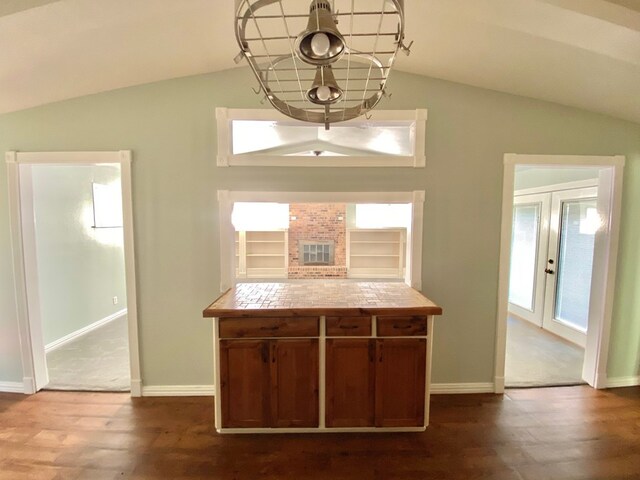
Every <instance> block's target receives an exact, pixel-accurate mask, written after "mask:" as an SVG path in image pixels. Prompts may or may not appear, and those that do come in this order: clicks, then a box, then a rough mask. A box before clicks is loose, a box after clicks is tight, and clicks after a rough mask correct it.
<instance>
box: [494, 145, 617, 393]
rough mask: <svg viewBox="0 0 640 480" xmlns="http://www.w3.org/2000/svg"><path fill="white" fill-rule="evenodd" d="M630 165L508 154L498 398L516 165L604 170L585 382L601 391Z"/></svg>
mask: <svg viewBox="0 0 640 480" xmlns="http://www.w3.org/2000/svg"><path fill="white" fill-rule="evenodd" d="M624 164H625V157H624V156H585V155H518V154H505V156H504V165H505V166H504V178H503V183H502V221H501V230H500V232H501V233H500V260H499V284H498V310H497V318H496V350H495V363H494V391H495V392H496V393H503V392H504V371H505V355H506V341H507V316H508V298H509V267H510V260H511V232H512V222H513V199H514V184H515V167H516V165H534V166H545V167H549V168H557V167H562V166H567V165H568V166H572V167H598V168H599V180H598V199H597V210H598V215H599V216H600V218H601V220H602V225H601V228H599V229H598V231H597V232H596V236H595V247H594V258H593V275H592V281H591V292H592V293H591V301H590V304H589V326H588V334H587V342H586V348H585V361H584V366H583V379H584V380H585V381H586V382H587V383H588V384H589V385H591V386H593V387H595V388H605V387H606V385H607V355H608V351H609V338H610V330H611V318H612V313H613V301H614V289H615V278H616V269H617V255H618V240H619V236H620V217H621V209H622V186H623V171H624Z"/></svg>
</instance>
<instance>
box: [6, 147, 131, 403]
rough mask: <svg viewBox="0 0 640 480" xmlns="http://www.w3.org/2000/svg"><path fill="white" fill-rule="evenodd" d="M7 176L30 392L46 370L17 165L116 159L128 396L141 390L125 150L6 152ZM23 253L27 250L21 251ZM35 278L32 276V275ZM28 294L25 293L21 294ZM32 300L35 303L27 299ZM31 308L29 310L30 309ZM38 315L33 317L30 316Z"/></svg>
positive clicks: (39, 385) (25, 371) (43, 379)
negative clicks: (27, 258)
mask: <svg viewBox="0 0 640 480" xmlns="http://www.w3.org/2000/svg"><path fill="white" fill-rule="evenodd" d="M5 160H6V164H7V179H8V186H9V212H10V224H11V246H12V252H13V273H14V282H15V294H16V307H17V316H18V325H19V335H20V347H21V353H22V369H23V385H24V393H26V394H32V393H35V392H36V391H37V390H39V389H40V388H42V387H43V386H44V384H46V378H47V371H46V363H45V348H44V342H43V339H42V323H41V322H39V321H37V320H38V318H39V309H38V308H37V307H38V304H39V300H38V299H37V298H35V299H34V298H33V293H34V292H35V293H37V291H36V290H35V286H34V285H30V284H29V283H28V278H31V279H33V275H30V276H27V271H26V266H25V265H27V264H28V263H25V250H26V249H25V248H23V247H24V245H25V243H24V242H29V241H30V240H29V238H27V237H28V234H29V232H25V231H23V223H24V222H23V218H22V214H21V204H20V202H21V200H20V186H21V180H20V168H19V167H20V165H24V164H29V165H95V164H105V163H107V164H114V163H115V164H119V165H120V181H121V185H122V211H123V212H122V213H123V237H124V262H125V278H126V289H127V319H128V334H129V364H130V372H131V396H132V397H139V396H141V395H142V380H141V376H140V353H139V343H138V307H137V294H136V270H135V257H134V252H135V249H134V235H133V199H132V190H131V151H129V150H121V151H113V152H6V154H5ZM26 255H28V252H27V253H26ZM36 281H37V278H36ZM27 292H30V293H31V296H29V295H27ZM34 301H35V302H36V303H35V304H34V303H33V302H34ZM34 307H36V308H35V313H34ZM35 317H38V318H35Z"/></svg>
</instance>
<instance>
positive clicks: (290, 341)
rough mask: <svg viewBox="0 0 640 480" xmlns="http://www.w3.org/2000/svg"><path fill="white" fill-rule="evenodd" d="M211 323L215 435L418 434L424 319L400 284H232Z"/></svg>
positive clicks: (424, 388)
mask: <svg viewBox="0 0 640 480" xmlns="http://www.w3.org/2000/svg"><path fill="white" fill-rule="evenodd" d="M204 313H205V316H207V317H212V318H213V319H214V329H213V334H214V342H215V345H216V346H217V348H215V356H214V371H215V372H216V379H218V381H216V382H215V388H216V393H215V412H216V414H215V426H216V430H217V431H218V432H220V433H277V432H356V431H379V430H382V431H384V430H386V431H390V430H391V431H402V432H409V431H411V432H417V431H423V430H424V429H425V428H426V426H427V425H428V423H429V403H428V402H429V381H430V369H431V366H430V359H431V351H432V345H433V323H434V316H435V315H439V314H441V313H442V309H441V308H440V307H438V306H437V305H435V304H434V303H433V302H431V301H430V300H429V299H427V298H426V297H424V296H422V294H420V293H419V292H418V291H416V290H414V289H412V288H410V287H408V286H407V285H404V284H402V283H400V282H390V283H370V282H362V283H359V282H351V281H347V282H339V281H336V282H331V283H324V282H323V283H315V282H314V283H302V282H301V283H297V282H292V283H282V284H277V283H266V282H265V283H239V284H237V285H236V286H234V287H233V288H231V289H229V290H228V291H226V292H225V293H224V294H223V295H222V296H221V297H220V298H219V299H218V300H216V301H215V302H214V303H213V304H211V306H209V308H207V309H206V310H205V312H204Z"/></svg>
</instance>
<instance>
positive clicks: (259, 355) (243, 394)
mask: <svg viewBox="0 0 640 480" xmlns="http://www.w3.org/2000/svg"><path fill="white" fill-rule="evenodd" d="M268 347H269V345H268V343H267V342H266V341H264V340H221V341H220V392H221V395H222V399H221V402H222V403H221V405H222V419H221V420H222V427H224V428H228V427H248V428H257V427H268V426H269V395H270V386H269V348H268Z"/></svg>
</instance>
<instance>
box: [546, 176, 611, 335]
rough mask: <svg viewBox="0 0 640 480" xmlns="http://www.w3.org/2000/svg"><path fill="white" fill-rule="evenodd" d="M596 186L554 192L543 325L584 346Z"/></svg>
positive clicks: (596, 218) (595, 226)
mask: <svg viewBox="0 0 640 480" xmlns="http://www.w3.org/2000/svg"><path fill="white" fill-rule="evenodd" d="M597 195H598V190H597V188H596V187H592V188H582V189H577V190H565V191H561V192H554V193H553V194H552V196H551V228H550V230H549V255H548V259H547V267H546V269H545V271H546V274H545V275H546V277H547V282H546V295H545V297H546V299H549V301H545V307H544V319H543V325H542V326H543V328H545V329H546V330H549V331H550V332H553V333H555V334H556V335H559V336H561V337H563V338H566V339H567V340H569V341H571V342H573V343H576V344H578V345H580V346H582V347H585V345H586V343H587V325H588V321H589V300H590V298H591V272H592V269H593V247H594V241H595V235H596V231H597V230H598V228H599V227H600V218H599V216H598V210H597V206H596V197H597Z"/></svg>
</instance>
